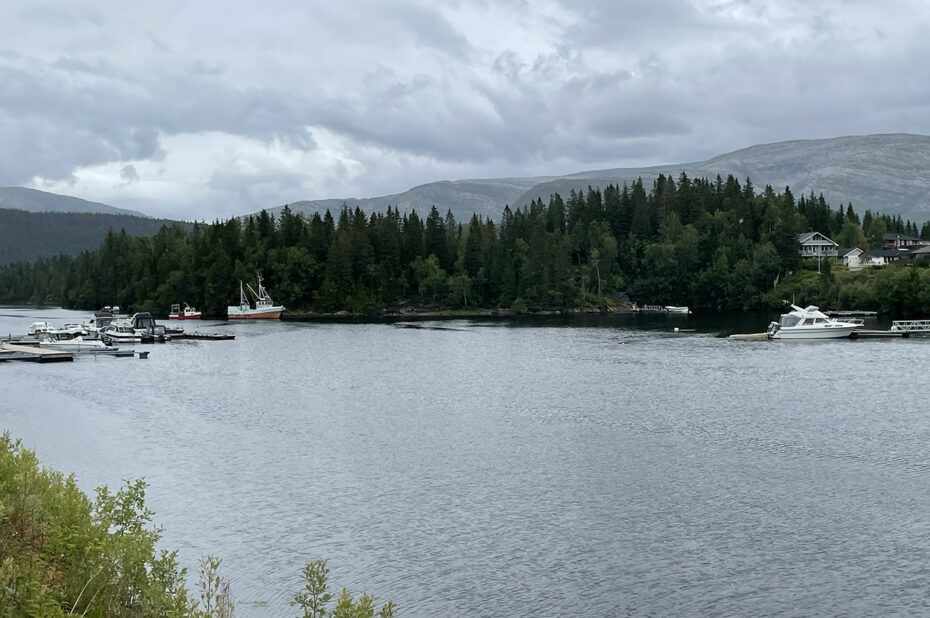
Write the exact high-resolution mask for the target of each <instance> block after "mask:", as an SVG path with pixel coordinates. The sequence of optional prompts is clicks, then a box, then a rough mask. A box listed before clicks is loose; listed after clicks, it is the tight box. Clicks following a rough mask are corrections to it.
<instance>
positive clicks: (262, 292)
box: [226, 274, 284, 320]
mask: <svg viewBox="0 0 930 618" xmlns="http://www.w3.org/2000/svg"><path fill="white" fill-rule="evenodd" d="M257 278H258V291H257V292H256V291H255V290H254V289H253V288H252V286H251V285H249V284H248V283H243V282H242V281H239V305H238V306H236V305H230V306H228V307H226V315H227V316H228V317H229V319H230V320H277V319H279V318H280V317H281V312H282V311H284V306H283V305H275V304H274V301H273V300H271V296H270V295H269V294H268V290H266V289H265V287H264V286H263V285H262V276H261V275H260V274H258V275H257ZM246 290H248V291H249V292H250V293H251V294H252V296H253V297H254V298H255V306H254V307H253V306H252V305H251V303H250V302H249V297H248V296H246Z"/></svg>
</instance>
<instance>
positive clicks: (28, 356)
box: [0, 343, 74, 363]
mask: <svg viewBox="0 0 930 618" xmlns="http://www.w3.org/2000/svg"><path fill="white" fill-rule="evenodd" d="M5 360H17V361H31V362H34V363H60V362H70V361H73V360H74V354H73V353H71V352H62V351H61V350H46V349H44V348H40V347H37V346H29V345H16V344H14V343H0V361H5Z"/></svg>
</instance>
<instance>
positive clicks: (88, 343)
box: [39, 324, 114, 352]
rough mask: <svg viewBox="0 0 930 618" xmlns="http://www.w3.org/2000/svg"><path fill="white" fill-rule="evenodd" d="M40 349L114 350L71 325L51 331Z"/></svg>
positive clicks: (71, 350)
mask: <svg viewBox="0 0 930 618" xmlns="http://www.w3.org/2000/svg"><path fill="white" fill-rule="evenodd" d="M39 347H40V348H47V349H50V350H62V351H65V352H99V351H107V350H113V349H114V348H113V347H111V346H109V345H107V344H106V343H104V342H103V341H101V340H100V339H91V338H89V337H88V336H87V332H86V331H85V330H84V329H83V328H81V327H80V326H76V325H71V324H69V325H66V326H65V327H63V328H59V329H52V330H49V331H48V332H47V333H45V335H44V336H43V337H42V339H41V340H40V341H39Z"/></svg>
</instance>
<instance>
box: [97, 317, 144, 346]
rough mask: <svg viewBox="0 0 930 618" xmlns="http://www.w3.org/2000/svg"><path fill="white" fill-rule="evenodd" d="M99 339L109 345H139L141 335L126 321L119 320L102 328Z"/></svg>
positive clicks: (123, 319)
mask: <svg viewBox="0 0 930 618" xmlns="http://www.w3.org/2000/svg"><path fill="white" fill-rule="evenodd" d="M100 338H101V339H103V340H104V341H109V342H111V343H139V342H141V341H142V334H141V333H137V332H136V329H135V328H133V326H132V322H130V321H129V320H128V319H125V318H120V319H118V320H113V321H111V322H110V323H109V324H107V325H106V326H104V327H103V328H102V329H101V330H100Z"/></svg>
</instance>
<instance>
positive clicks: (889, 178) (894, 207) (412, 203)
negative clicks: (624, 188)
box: [268, 133, 930, 222]
mask: <svg viewBox="0 0 930 618" xmlns="http://www.w3.org/2000/svg"><path fill="white" fill-rule="evenodd" d="M682 172H684V173H686V174H687V175H688V176H689V177H692V178H694V177H707V178H715V177H716V176H717V175H718V174H719V175H720V176H722V177H723V178H726V177H727V175H728V174H732V175H733V176H735V177H736V178H738V179H739V180H740V181H741V182H742V181H744V180H745V179H746V178H749V179H750V180H751V181H752V183H753V185H754V186H755V187H756V188H757V190H761V189H762V188H763V187H765V185H772V187H773V188H774V189H775V190H777V191H781V190H783V189H784V188H785V187H786V186H788V187H790V188H791V191H792V192H793V193H794V194H795V196H800V195H807V194H809V193H810V192H811V191H813V192H814V194H815V195H819V194H821V193H823V196H824V198H825V199H826V200H827V202H829V203H830V204H831V205H832V206H833V207H834V208H838V207H839V206H840V205H841V204H847V203H852V204H853V208H854V209H855V210H856V212H858V213H860V214H862V213H863V212H865V211H866V210H871V211H872V212H876V213H877V212H881V213H885V214H894V215H901V217H902V218H904V219H910V220H912V221H914V222H923V221H926V220H930V136H925V135H912V134H907V133H894V134H878V135H857V136H846V137H836V138H830V139H816V140H795V141H787V142H777V143H773V144H761V145H757V146H750V147H748V148H743V149H740V150H736V151H733V152H730V153H727V154H723V155H720V156H717V157H714V158H712V159H708V160H707V161H698V162H693V163H678V164H669V165H656V166H651V167H639V168H616V169H607V170H592V171H586V172H577V173H574V174H568V175H564V176H540V177H529V178H491V179H483V180H482V179H472V180H457V181H441V182H433V183H428V184H424V185H420V186H417V187H414V188H412V189H410V190H409V191H405V192H403V193H396V194H393V195H384V196H379V197H371V198H363V199H355V198H338V199H336V198H333V199H325V200H303V201H299V202H292V203H291V204H289V207H290V209H291V210H292V211H293V212H295V213H297V212H301V213H304V214H311V213H313V212H324V211H326V210H327V209H329V210H330V211H332V212H333V214H336V212H337V211H338V209H340V208H341V207H342V205H343V204H346V205H348V206H350V207H352V208H355V207H356V206H358V207H359V208H361V209H362V210H364V211H365V212H369V213H370V212H372V211H383V210H385V209H386V208H387V207H388V206H392V207H395V208H399V209H400V210H401V211H403V212H408V211H410V210H411V209H416V211H417V212H418V213H419V214H421V215H425V214H426V213H428V212H429V209H430V208H431V207H432V206H433V205H435V206H436V207H437V208H438V209H439V211H440V213H442V214H445V212H446V211H447V210H451V211H452V213H453V215H455V218H456V220H458V221H460V222H463V221H467V220H468V219H469V218H470V217H471V215H472V213H477V214H479V215H483V216H485V217H490V218H491V219H494V220H500V216H501V213H502V212H503V210H504V206H505V205H509V206H510V207H511V208H512V209H513V208H515V207H522V206H524V205H527V204H529V203H530V202H531V201H532V200H535V199H536V198H541V199H542V200H543V202H548V200H549V196H550V195H552V194H553V193H559V194H560V195H562V197H563V198H564V197H567V196H568V194H569V193H570V192H571V190H572V189H574V190H575V191H586V190H587V188H588V187H589V186H591V187H600V188H602V189H603V188H604V187H606V186H607V185H608V184H615V185H622V184H623V183H627V184H630V183H631V182H633V181H634V180H635V179H636V178H640V177H641V178H642V179H643V182H644V183H647V189H648V187H649V186H650V185H651V184H652V181H653V180H654V179H655V178H656V177H657V176H658V175H659V174H660V173H662V174H666V175H671V176H673V177H674V178H677V177H678V176H679V175H680V174H681V173H682ZM281 208H282V206H278V207H275V208H269V209H268V211H269V212H270V213H272V214H275V215H277V214H278V213H279V212H280V211H281Z"/></svg>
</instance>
